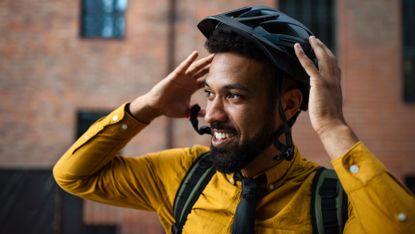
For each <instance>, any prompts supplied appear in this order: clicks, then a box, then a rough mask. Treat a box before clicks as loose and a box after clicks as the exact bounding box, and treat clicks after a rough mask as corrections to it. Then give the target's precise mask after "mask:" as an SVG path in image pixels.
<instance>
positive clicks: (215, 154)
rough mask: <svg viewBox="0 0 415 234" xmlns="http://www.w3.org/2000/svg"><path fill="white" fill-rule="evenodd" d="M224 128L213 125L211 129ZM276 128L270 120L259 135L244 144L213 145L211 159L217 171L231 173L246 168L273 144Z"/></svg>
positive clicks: (238, 142) (239, 142) (217, 124)
mask: <svg viewBox="0 0 415 234" xmlns="http://www.w3.org/2000/svg"><path fill="white" fill-rule="evenodd" d="M222 126H223V124H221V123H213V124H212V126H211V127H212V128H216V129H224V128H225V127H222ZM274 127H275V124H274V121H273V120H272V119H271V118H269V119H268V120H267V121H265V124H264V126H263V127H262V129H261V130H260V131H259V133H257V134H256V135H254V136H253V137H251V138H249V139H247V140H245V141H243V142H241V141H240V140H239V141H237V142H234V143H231V144H230V145H228V146H225V147H215V146H213V145H211V147H210V148H211V153H212V157H211V159H212V163H213V165H214V166H215V167H216V170H218V171H220V172H223V173H231V172H237V171H240V170H241V169H242V168H244V167H246V166H247V165H248V164H249V163H250V162H252V161H253V160H254V159H255V158H257V157H258V155H259V154H261V153H262V152H263V151H264V150H265V149H266V148H267V147H268V146H270V145H271V144H272V142H273V139H274V134H275V131H274ZM239 136H240V135H239Z"/></svg>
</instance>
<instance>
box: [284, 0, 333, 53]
mask: <svg viewBox="0 0 415 234" xmlns="http://www.w3.org/2000/svg"><path fill="white" fill-rule="evenodd" d="M335 3H336V2H335V0H279V9H280V10H281V11H282V12H284V13H287V14H288V15H289V16H291V17H293V18H295V19H297V20H298V21H300V22H302V23H303V24H304V25H305V26H306V27H307V28H308V29H310V30H311V31H312V32H313V33H314V34H315V35H316V36H317V37H318V38H319V39H320V40H321V41H323V42H324V44H326V45H327V46H328V47H329V48H330V49H331V50H332V51H333V53H335V51H336V42H335V41H336V30H335V25H336V8H335Z"/></svg>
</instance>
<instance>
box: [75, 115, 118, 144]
mask: <svg viewBox="0 0 415 234" xmlns="http://www.w3.org/2000/svg"><path fill="white" fill-rule="evenodd" d="M109 113H110V111H84V110H81V111H78V114H77V129H76V136H75V137H76V139H78V138H79V137H80V136H81V135H82V134H84V132H86V130H88V128H89V127H90V126H91V125H92V124H93V123H94V122H95V121H97V120H98V119H100V118H102V117H104V116H106V115H108V114H109Z"/></svg>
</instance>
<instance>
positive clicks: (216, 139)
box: [212, 130, 236, 147]
mask: <svg viewBox="0 0 415 234" xmlns="http://www.w3.org/2000/svg"><path fill="white" fill-rule="evenodd" d="M235 135H236V134H235V133H234V132H225V131H220V130H213V137H212V145H214V146H216V147H221V146H224V145H226V144H228V143H229V142H231V141H232V140H233V139H234V137H235Z"/></svg>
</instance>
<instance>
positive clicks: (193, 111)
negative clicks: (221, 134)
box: [190, 104, 212, 135]
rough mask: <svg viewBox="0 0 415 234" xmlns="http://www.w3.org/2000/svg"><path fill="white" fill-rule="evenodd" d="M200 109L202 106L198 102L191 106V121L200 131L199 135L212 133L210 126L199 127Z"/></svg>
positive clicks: (196, 129) (197, 130) (198, 131)
mask: <svg viewBox="0 0 415 234" xmlns="http://www.w3.org/2000/svg"><path fill="white" fill-rule="evenodd" d="M199 111H200V106H199V105H198V104H195V105H193V106H192V107H191V108H190V122H191V123H192V126H193V128H194V130H195V131H196V132H197V133H199V135H203V134H212V133H211V130H210V127H208V126H202V127H200V128H199V120H197V116H198V113H199Z"/></svg>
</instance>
